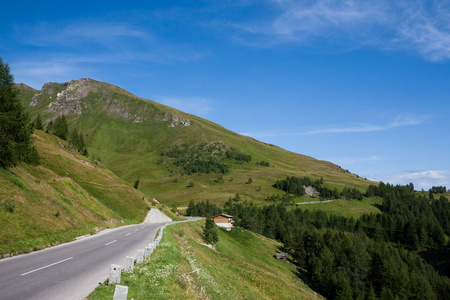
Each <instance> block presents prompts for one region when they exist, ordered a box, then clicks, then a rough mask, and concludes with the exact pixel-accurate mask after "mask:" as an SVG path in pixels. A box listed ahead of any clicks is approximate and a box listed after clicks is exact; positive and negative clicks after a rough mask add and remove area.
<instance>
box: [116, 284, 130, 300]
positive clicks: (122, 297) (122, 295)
mask: <svg viewBox="0 0 450 300" xmlns="http://www.w3.org/2000/svg"><path fill="white" fill-rule="evenodd" d="M127 296H128V287H127V286H124V285H119V284H118V285H116V288H115V289H114V298H113V300H127Z"/></svg>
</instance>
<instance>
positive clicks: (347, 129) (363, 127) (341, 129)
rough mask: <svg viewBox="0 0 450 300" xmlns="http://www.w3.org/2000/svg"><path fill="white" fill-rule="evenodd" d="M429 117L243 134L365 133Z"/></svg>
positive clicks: (271, 135)
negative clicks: (384, 122) (383, 122)
mask: <svg viewBox="0 0 450 300" xmlns="http://www.w3.org/2000/svg"><path fill="white" fill-rule="evenodd" d="M427 119H429V117H428V116H397V118H396V119H395V120H393V121H391V122H389V123H387V124H376V125H375V124H360V125H355V126H328V127H322V128H316V129H310V130H304V131H295V130H290V131H288V132H286V131H281V130H270V131H261V132H247V133H242V134H243V135H247V136H251V137H255V138H257V137H259V138H261V137H274V136H302V135H303V136H305V135H317V134H333V133H365V132H374V131H384V130H391V129H395V128H398V127H404V126H414V125H420V124H422V123H423V122H425V121H426V120H427Z"/></svg>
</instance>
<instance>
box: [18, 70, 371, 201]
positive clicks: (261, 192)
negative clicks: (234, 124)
mask: <svg viewBox="0 0 450 300" xmlns="http://www.w3.org/2000/svg"><path fill="white" fill-rule="evenodd" d="M18 88H19V90H20V91H21V93H20V97H21V100H22V102H23V103H24V105H25V106H26V107H27V110H28V111H29V113H30V115H31V117H32V119H33V118H34V117H35V116H36V115H37V114H38V113H40V114H41V117H42V119H43V121H44V124H46V123H47V122H49V121H50V120H51V119H54V118H56V117H57V116H58V115H60V114H64V115H65V116H66V118H67V121H68V124H69V128H70V129H73V128H77V129H78V130H79V131H82V132H83V134H84V139H85V141H86V145H87V148H88V149H89V153H90V155H92V157H94V158H96V159H98V158H100V160H101V161H102V162H103V163H106V165H107V166H108V167H109V168H110V169H111V170H112V171H113V172H114V173H116V174H117V175H118V176H119V177H121V178H123V179H125V180H126V181H128V182H134V181H135V180H136V179H138V178H139V179H140V187H139V188H140V189H141V190H142V191H143V192H145V193H146V194H147V195H149V196H156V197H157V198H159V199H163V201H168V203H170V204H176V205H185V204H187V202H188V201H189V200H190V199H198V200H206V199H209V200H211V201H213V202H216V203H223V202H225V201H227V199H229V198H230V197H232V196H234V195H235V194H236V193H240V194H241V195H243V196H244V199H247V200H250V201H255V202H263V201H264V198H265V197H267V196H270V195H272V194H276V193H279V192H280V191H279V190H276V189H275V188H273V187H272V185H273V184H274V183H275V181H276V180H277V179H282V178H285V177H286V176H310V177H312V178H315V179H319V178H321V177H323V178H324V179H325V183H326V184H328V185H329V186H330V187H331V188H338V189H340V190H342V189H343V188H344V187H345V186H353V187H357V188H360V189H364V188H365V187H367V186H368V185H369V184H374V182H372V181H368V180H365V179H363V178H359V176H357V175H355V174H351V173H350V172H348V171H347V170H343V169H342V168H340V167H339V166H337V165H335V164H332V163H331V162H327V161H320V160H316V159H314V158H312V157H309V156H305V155H301V154H297V153H294V152H290V151H287V150H284V149H282V148H280V147H278V146H274V145H270V144H267V143H263V142H260V141H258V140H256V139H254V138H251V137H247V136H243V135H239V134H237V133H235V132H232V131H230V130H228V129H226V128H224V127H223V126H221V125H219V124H215V123H213V122H211V121H209V120H206V119H204V118H201V117H198V116H195V115H192V114H187V113H184V112H182V111H179V110H177V109H174V108H171V107H169V106H166V105H163V104H160V103H158V102H155V101H152V100H148V99H143V98H140V97H138V96H135V95H133V94H132V93H129V92H127V91H125V90H124V89H122V88H120V87H117V86H114V85H111V84H109V83H104V82H100V81H96V80H93V79H87V78H83V79H80V80H72V81H70V82H66V83H46V84H44V85H43V88H42V89H41V90H40V91H37V90H34V89H31V88H27V87H26V86H25V85H24V84H19V85H18ZM203 144H206V145H205V146H204V148H205V149H206V148H208V147H209V148H211V147H216V148H217V149H216V150H211V151H212V152H211V153H209V154H208V153H203V152H205V151H206V150H205V149H200V148H198V147H199V145H203ZM182 145H187V148H186V149H188V151H192V152H194V151H197V152H202V151H203V152H202V153H200V154H198V155H203V156H204V157H205V159H206V160H208V159H212V158H214V156H215V155H216V154H217V153H218V152H219V150H218V149H219V148H220V149H221V150H220V151H227V150H230V149H236V150H237V151H238V152H240V153H242V154H243V155H249V156H251V161H250V162H243V163H241V162H236V161H231V160H224V164H225V165H227V166H228V167H229V171H227V172H224V173H223V174H217V172H204V173H202V172H199V173H196V174H194V175H193V174H187V173H186V172H185V169H183V168H182V167H180V166H176V165H174V164H175V161H176V160H177V158H172V157H163V156H162V155H161V154H162V153H163V152H164V151H169V150H171V149H173V148H174V147H178V146H182ZM224 149H225V150H224ZM208 151H209V150H208ZM214 151H215V152H214ZM193 155H194V154H193ZM207 155H209V156H207ZM192 157H193V156H190V157H189V158H188V159H189V161H188V162H186V164H189V163H190V164H192V163H193V161H192ZM180 159H182V158H180ZM261 161H264V162H265V161H267V162H268V163H269V164H270V167H269V168H267V167H264V166H261V165H259V164H258V163H259V162H261ZM199 163H200V164H201V163H202V162H199ZM220 175H222V176H225V177H226V179H225V180H217V179H218V178H220ZM248 178H252V179H253V180H252V185H250V184H245V182H246V181H247V180H248ZM218 182H219V184H218ZM259 186H260V188H258V187H259ZM187 187H189V188H187ZM255 190H258V191H255Z"/></svg>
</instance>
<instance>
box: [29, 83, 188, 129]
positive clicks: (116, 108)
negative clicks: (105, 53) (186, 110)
mask: <svg viewBox="0 0 450 300" xmlns="http://www.w3.org/2000/svg"><path fill="white" fill-rule="evenodd" d="M117 90H120V89H119V88H116V87H114V86H111V85H108V84H103V83H101V82H97V81H95V80H92V79H88V78H82V79H80V80H73V81H71V82H65V83H54V82H51V83H46V84H44V85H43V87H42V90H41V91H39V92H36V93H35V94H34V95H33V97H32V99H31V103H30V106H36V105H39V103H40V101H43V100H44V99H46V101H48V99H50V100H51V102H50V103H49V104H48V108H47V112H51V113H54V114H56V115H81V114H83V110H89V108H90V107H92V105H97V103H100V102H101V103H103V104H104V108H103V110H104V111H106V112H107V113H108V114H110V115H115V116H119V117H120V118H122V119H125V120H126V121H130V122H133V123H143V122H145V121H146V120H149V119H151V118H152V115H153V116H154V120H155V121H162V122H168V127H181V126H190V125H191V121H190V120H188V119H184V118H181V117H179V116H174V115H172V114H169V113H153V114H152V113H151V111H152V110H156V111H157V110H158V109H155V107H154V106H152V105H149V104H146V103H145V101H142V102H140V101H138V100H137V99H136V98H133V95H131V94H128V93H126V92H125V91H123V93H122V92H120V91H119V92H117ZM90 93H92V94H91V97H88V96H89V94H90ZM87 97H88V98H87ZM85 98H86V99H85ZM46 103H48V102H46Z"/></svg>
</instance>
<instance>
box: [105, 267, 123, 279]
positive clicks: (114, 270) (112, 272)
mask: <svg viewBox="0 0 450 300" xmlns="http://www.w3.org/2000/svg"><path fill="white" fill-rule="evenodd" d="M121 273H122V266H121V265H111V268H110V269H109V280H108V284H117V283H120V275H121Z"/></svg>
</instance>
